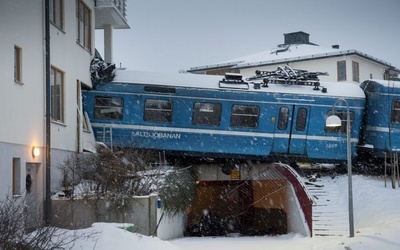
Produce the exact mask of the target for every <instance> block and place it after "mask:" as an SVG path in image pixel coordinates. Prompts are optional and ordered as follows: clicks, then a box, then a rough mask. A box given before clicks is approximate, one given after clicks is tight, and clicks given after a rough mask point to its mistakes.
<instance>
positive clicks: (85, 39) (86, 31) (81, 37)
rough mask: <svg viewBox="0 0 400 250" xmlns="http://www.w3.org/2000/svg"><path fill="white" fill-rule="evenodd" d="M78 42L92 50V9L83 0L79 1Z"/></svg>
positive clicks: (77, 11) (77, 13) (77, 12)
mask: <svg viewBox="0 0 400 250" xmlns="http://www.w3.org/2000/svg"><path fill="white" fill-rule="evenodd" d="M76 17H77V26H78V27H77V42H78V43H79V44H80V45H82V46H83V47H85V48H86V49H88V50H89V51H91V49H92V45H91V44H92V39H91V33H92V32H91V29H92V28H91V27H92V24H91V11H90V9H89V8H88V7H87V6H86V5H85V4H84V2H83V1H82V0H78V1H77V10H76Z"/></svg>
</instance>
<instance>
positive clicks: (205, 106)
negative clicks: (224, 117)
mask: <svg viewBox="0 0 400 250" xmlns="http://www.w3.org/2000/svg"><path fill="white" fill-rule="evenodd" d="M220 121H221V104H220V103H203V102H196V103H195V104H194V109H193V121H192V123H193V124H194V125H205V126H218V125H219V124H220Z"/></svg>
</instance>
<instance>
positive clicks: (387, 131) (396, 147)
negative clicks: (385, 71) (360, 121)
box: [360, 80, 400, 164]
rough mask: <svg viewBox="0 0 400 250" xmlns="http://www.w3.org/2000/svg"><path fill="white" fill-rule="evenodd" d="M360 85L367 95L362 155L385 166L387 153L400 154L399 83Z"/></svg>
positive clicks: (366, 83) (383, 82)
mask: <svg viewBox="0 0 400 250" xmlns="http://www.w3.org/2000/svg"><path fill="white" fill-rule="evenodd" d="M360 86H361V88H362V89H363V90H364V92H365V94H366V112H365V119H364V127H363V132H362V138H361V143H360V144H361V145H360V150H361V151H362V152H360V154H363V155H364V154H366V157H365V158H367V159H370V160H371V161H372V162H373V163H374V162H375V163H376V162H377V161H378V163H381V164H382V162H383V161H382V159H383V158H384V157H385V153H386V154H387V156H388V157H390V156H389V154H390V153H399V152H400V82H398V81H388V80H367V81H364V82H362V83H361V85H360Z"/></svg>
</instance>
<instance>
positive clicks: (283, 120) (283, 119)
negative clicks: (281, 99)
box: [278, 107, 289, 130]
mask: <svg viewBox="0 0 400 250" xmlns="http://www.w3.org/2000/svg"><path fill="white" fill-rule="evenodd" d="M288 121H289V108H288V107H281V108H280V109H279V118H278V129H279V130H285V129H286V128H287V125H288Z"/></svg>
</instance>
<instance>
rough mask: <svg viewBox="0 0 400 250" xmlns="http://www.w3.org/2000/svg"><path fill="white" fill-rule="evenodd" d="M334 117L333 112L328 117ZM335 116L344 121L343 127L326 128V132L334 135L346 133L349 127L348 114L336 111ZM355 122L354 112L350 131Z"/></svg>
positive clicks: (351, 115)
mask: <svg viewBox="0 0 400 250" xmlns="http://www.w3.org/2000/svg"><path fill="white" fill-rule="evenodd" d="M331 115H332V110H331V111H329V112H328V114H327V117H329V116H331ZM335 115H337V116H338V117H339V118H340V120H341V121H342V125H341V126H339V127H327V126H325V132H334V133H346V126H347V112H346V111H335ZM353 120H354V112H350V130H351V128H352V127H353Z"/></svg>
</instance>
